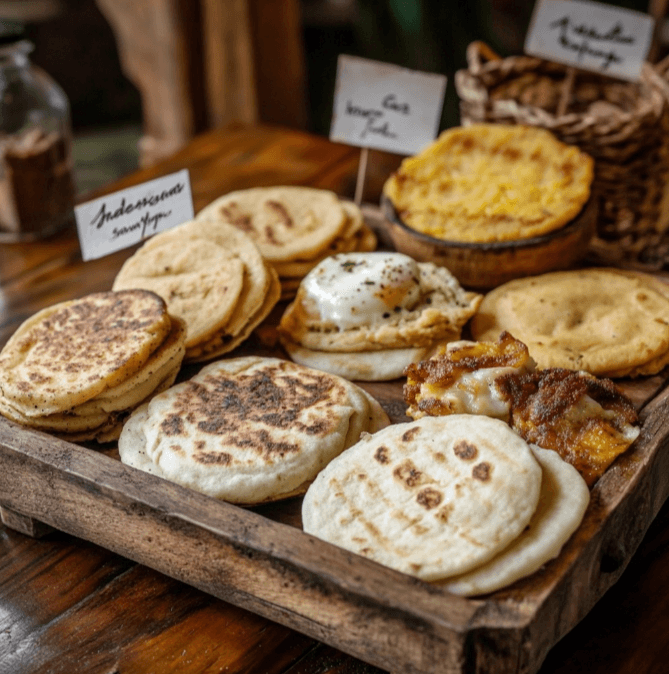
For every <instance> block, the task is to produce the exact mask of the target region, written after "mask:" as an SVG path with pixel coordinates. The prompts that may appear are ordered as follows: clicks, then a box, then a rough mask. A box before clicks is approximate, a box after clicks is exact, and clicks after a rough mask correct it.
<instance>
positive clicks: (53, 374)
mask: <svg viewBox="0 0 669 674" xmlns="http://www.w3.org/2000/svg"><path fill="white" fill-rule="evenodd" d="M185 332H186V331H185V326H184V324H183V322H182V321H181V320H180V319H178V318H174V317H172V316H170V314H169V313H168V312H167V309H166V306H165V302H163V300H162V299H161V298H160V297H158V296H157V295H155V294H154V293H152V292H147V291H145V290H128V291H122V292H102V293H95V294H91V295H87V296H85V297H83V298H81V299H76V300H71V301H67V302H62V303H60V304H56V305H54V306H51V307H48V308H46V309H43V310H42V311H40V312H38V313H37V314H35V315H34V316H32V317H31V318H29V319H28V320H27V321H25V322H24V323H23V324H22V325H21V326H20V327H19V328H18V330H16V332H15V333H14V334H13V335H12V337H11V338H10V339H9V341H8V342H7V344H6V345H5V347H4V348H3V349H2V351H1V352H0V413H2V414H3V415H4V416H5V417H7V418H9V419H11V420H13V421H16V422H18V423H20V424H23V425H25V426H29V427H31V428H34V429H37V430H41V431H45V432H48V433H51V434H52V435H55V436H58V437H61V438H64V439H67V440H72V441H75V442H80V441H86V440H97V441H99V442H107V441H111V440H115V439H116V438H118V436H119V434H120V432H121V426H122V423H123V420H124V418H125V417H126V416H127V414H128V413H129V412H130V411H131V410H132V409H134V408H135V407H137V406H138V405H140V404H141V403H142V402H144V401H145V400H146V399H148V398H150V397H151V396H152V395H153V394H155V393H156V392H158V391H162V390H164V389H167V388H168V387H169V386H171V385H172V384H173V383H174V380H175V378H176V376H177V373H178V372H179V368H180V366H181V362H182V359H183V355H184V340H185Z"/></svg>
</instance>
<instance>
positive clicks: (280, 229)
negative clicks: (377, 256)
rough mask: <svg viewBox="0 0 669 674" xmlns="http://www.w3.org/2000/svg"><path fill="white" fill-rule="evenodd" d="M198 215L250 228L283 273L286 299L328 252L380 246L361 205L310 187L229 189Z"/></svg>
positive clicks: (283, 293)
mask: <svg viewBox="0 0 669 674" xmlns="http://www.w3.org/2000/svg"><path fill="white" fill-rule="evenodd" d="M197 220H198V221H211V222H213V223H227V224H230V225H233V226H234V227H236V228H238V229H239V230H241V231H243V232H245V233H247V234H248V235H249V236H250V237H251V238H252V239H253V240H254V241H255V243H256V244H257V246H258V248H259V249H260V252H261V253H262V256H263V258H264V259H265V260H267V261H268V262H269V263H270V264H271V265H272V267H273V268H274V269H275V270H276V272H277V273H278V275H279V277H280V279H281V296H282V299H288V298H290V297H293V296H294V295H295V292H296V290H297V288H298V286H299V285H300V281H301V280H302V278H303V277H304V276H305V275H306V274H308V273H309V271H311V270H312V269H313V268H314V267H315V266H316V265H317V264H318V263H319V262H321V261H322V260H323V259H324V258H326V257H328V256H329V255H334V254H336V253H345V252H352V251H361V252H364V251H372V250H374V249H375V248H376V245H377V240H376V236H375V234H374V232H372V230H371V229H369V227H367V225H366V224H365V222H364V218H363V216H362V212H361V211H360V208H359V207H358V206H356V205H355V204H354V203H353V202H350V201H342V200H341V199H339V197H338V196H337V195H336V194H335V193H334V192H330V191H328V190H322V189H316V188H309V187H292V186H279V187H256V188H251V189H247V190H239V191H236V192H230V193H229V194H226V195H225V196H222V197H220V198H219V199H216V200H215V201H214V202H212V203H211V204H209V205H208V206H207V207H205V208H204V209H203V210H202V211H200V213H198V215H197Z"/></svg>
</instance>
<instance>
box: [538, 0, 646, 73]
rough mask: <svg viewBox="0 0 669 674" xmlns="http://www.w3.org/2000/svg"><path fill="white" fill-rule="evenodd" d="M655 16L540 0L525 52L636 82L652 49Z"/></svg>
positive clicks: (586, 2) (570, 0)
mask: <svg viewBox="0 0 669 674" xmlns="http://www.w3.org/2000/svg"><path fill="white" fill-rule="evenodd" d="M654 24H655V21H654V19H653V17H651V16H650V15H648V14H643V13H642V12H635V11H633V10H630V9H625V8H622V7H612V6H611V5H605V4H603V3H600V2H591V1H590V0H539V2H538V3H537V4H536V6H535V8H534V12H533V14H532V21H531V23H530V28H529V31H528V33H527V37H526V39H525V52H526V53H527V54H530V55H532V56H538V57H539V58H544V59H548V60H549V61H556V62H557V63H563V64H565V65H568V66H573V67H574V68H580V69H582V70H589V71H593V72H598V73H601V74H602V75H609V76H610V77H618V78H620V79H623V80H628V81H632V82H633V81H635V80H638V79H639V77H640V76H641V67H642V65H643V62H644V60H645V58H646V56H647V54H648V50H649V49H650V45H651V40H652V37H653V26H654Z"/></svg>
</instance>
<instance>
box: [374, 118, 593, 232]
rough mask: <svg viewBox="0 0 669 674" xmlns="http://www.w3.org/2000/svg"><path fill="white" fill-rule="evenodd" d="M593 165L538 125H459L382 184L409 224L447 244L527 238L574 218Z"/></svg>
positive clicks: (585, 198) (586, 192) (583, 200)
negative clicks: (449, 242)
mask: <svg viewBox="0 0 669 674" xmlns="http://www.w3.org/2000/svg"><path fill="white" fill-rule="evenodd" d="M593 170H594V162H593V160H592V158H591V157H589V156H588V155H587V154H585V153H583V152H581V151H580V150H579V149H578V148H577V147H573V146H569V145H565V144H564V143H561V142H560V141H558V140H557V138H555V136H553V135H552V134H551V133H550V132H549V131H547V130H545V129H541V128H537V127H527V126H520V125H514V126H506V125H499V124H479V125H473V126H468V127H456V128H453V129H449V130H447V131H445V132H443V133H442V134H441V135H440V136H439V138H438V139H437V140H436V141H435V142H434V143H433V144H432V145H430V146H429V147H428V148H426V149H425V150H424V151H423V152H421V153H420V154H419V155H417V156H415V157H411V158H408V159H405V160H404V161H403V162H402V165H401V166H400V168H399V170H398V171H397V172H396V173H394V174H393V175H392V176H391V177H390V178H389V179H388V181H387V182H386V184H385V186H384V193H385V194H386V196H388V197H389V199H390V200H391V201H392V203H393V204H394V206H395V208H396V210H397V212H398V214H399V216H400V218H401V219H402V220H403V222H404V223H405V224H407V225H408V226H409V227H411V228H413V229H416V230H418V231H420V232H424V233H426V234H430V235H432V236H435V237H437V238H440V239H445V240H447V241H469V242H492V241H510V240H517V239H526V238H530V237H533V236H538V235H541V234H546V233H548V232H551V231H554V230H556V229H559V228H560V227H562V226H564V225H565V224H567V223H568V222H570V221H571V220H573V219H574V218H575V217H576V216H577V215H578V213H579V212H580V211H581V210H582V208H583V206H584V205H585V204H586V202H587V201H588V198H589V197H590V187H591V183H592V180H593V175H594V174H593Z"/></svg>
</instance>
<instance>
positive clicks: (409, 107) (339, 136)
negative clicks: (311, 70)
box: [330, 55, 446, 154]
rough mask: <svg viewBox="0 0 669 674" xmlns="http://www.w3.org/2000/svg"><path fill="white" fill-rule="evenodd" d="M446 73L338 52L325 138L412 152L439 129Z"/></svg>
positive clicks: (428, 140) (380, 148)
mask: <svg viewBox="0 0 669 674" xmlns="http://www.w3.org/2000/svg"><path fill="white" fill-rule="evenodd" d="M445 90H446V77H445V76H443V75H435V74H432V73H422V72H416V71H414V70H407V69H406V68H400V67H398V66H395V65H390V64H387V63H379V62H377V61H370V60H368V59H362V58H356V57H353V56H345V55H342V56H340V57H339V61H338V63H337V86H336V89H335V101H334V110H333V115H332V126H331V128H330V139H331V140H333V141H338V142H343V143H347V144H348V145H356V146H359V147H369V148H374V149H378V150H386V151H388V152H397V153H399V154H413V153H415V152H417V151H418V150H420V149H421V148H422V147H424V146H425V145H427V144H428V143H430V142H431V141H433V140H434V137H435V136H436V134H437V131H438V130H439V120H440V118H441V108H442V105H443V101H444V93H445Z"/></svg>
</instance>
